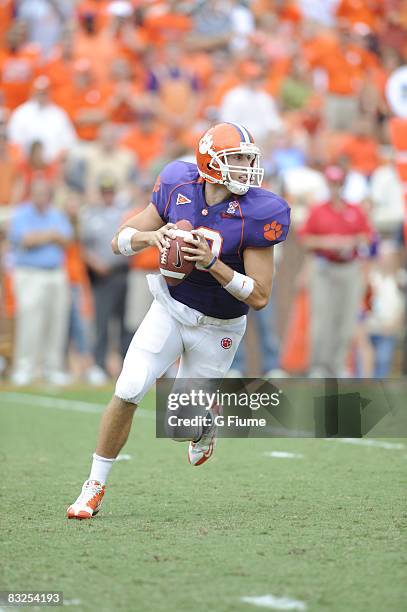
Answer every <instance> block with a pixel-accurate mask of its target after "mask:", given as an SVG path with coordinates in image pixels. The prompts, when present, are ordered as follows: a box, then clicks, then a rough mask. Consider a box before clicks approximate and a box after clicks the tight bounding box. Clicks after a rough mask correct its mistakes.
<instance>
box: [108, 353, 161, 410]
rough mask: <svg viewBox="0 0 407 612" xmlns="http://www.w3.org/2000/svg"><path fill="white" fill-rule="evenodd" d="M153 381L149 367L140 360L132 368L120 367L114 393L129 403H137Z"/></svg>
mask: <svg viewBox="0 0 407 612" xmlns="http://www.w3.org/2000/svg"><path fill="white" fill-rule="evenodd" d="M153 383H154V380H152V378H151V375H150V372H149V369H148V368H147V366H146V365H145V363H143V361H142V360H140V362H139V363H138V364H137V366H136V367H135V368H134V370H131V371H130V370H129V369H128V368H123V369H122V371H121V373H120V376H119V378H118V379H117V383H116V389H115V395H116V396H117V397H119V398H120V399H122V400H124V401H126V402H130V403H131V404H138V403H139V402H140V401H141V400H142V399H143V397H144V396H145V394H146V393H147V391H148V390H149V388H150V386H151V385H152V384H153Z"/></svg>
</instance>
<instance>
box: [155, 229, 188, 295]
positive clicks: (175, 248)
mask: <svg viewBox="0 0 407 612" xmlns="http://www.w3.org/2000/svg"><path fill="white" fill-rule="evenodd" d="M177 228H178V229H176V230H175V232H176V234H177V237H176V238H174V239H173V240H170V243H171V245H170V246H169V247H168V248H167V249H165V250H164V251H163V252H162V253H161V254H160V272H161V274H162V275H163V276H164V278H165V280H166V282H167V285H170V286H171V287H175V286H176V285H179V283H182V281H183V280H184V279H185V278H186V277H187V276H188V274H191V272H192V270H193V269H194V265H195V264H194V262H193V261H186V260H185V259H184V253H183V252H182V251H181V248H182V247H183V246H188V244H187V243H186V242H185V241H184V238H186V237H187V236H190V235H191V234H190V231H191V230H192V229H193V227H192V225H191V223H190V222H189V221H187V219H182V220H181V221H177Z"/></svg>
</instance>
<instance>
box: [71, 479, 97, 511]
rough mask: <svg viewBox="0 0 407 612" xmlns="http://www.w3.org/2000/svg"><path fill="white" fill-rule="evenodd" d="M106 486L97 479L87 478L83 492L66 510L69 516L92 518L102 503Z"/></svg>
mask: <svg viewBox="0 0 407 612" xmlns="http://www.w3.org/2000/svg"><path fill="white" fill-rule="evenodd" d="M104 494H105V486H104V485H102V484H100V482H98V481H97V480H85V482H84V483H83V487H82V492H81V494H80V495H79V497H78V499H77V500H76V502H75V503H73V504H72V506H69V508H68V510H67V511H66V515H67V517H68V518H70V519H71V518H76V519H90V518H92V516H95V515H96V514H97V513H98V512H99V510H100V506H101V505H102V500H103V496H104Z"/></svg>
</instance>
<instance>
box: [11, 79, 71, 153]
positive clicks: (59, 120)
mask: <svg viewBox="0 0 407 612" xmlns="http://www.w3.org/2000/svg"><path fill="white" fill-rule="evenodd" d="M49 86H50V82H49V78H48V77H46V76H45V75H41V76H39V77H37V78H36V79H35V81H34V84H33V94H32V97H31V99H30V100H28V102H24V104H21V106H19V107H18V108H16V110H15V111H14V112H13V113H12V115H11V117H10V122H9V137H10V140H11V142H14V143H16V144H18V145H20V146H21V148H22V149H23V150H24V151H28V149H29V147H30V145H31V143H32V142H33V141H34V140H38V141H40V142H42V144H43V146H44V158H45V160H46V161H47V162H53V161H55V160H56V159H57V158H58V156H60V155H61V154H62V153H64V152H66V151H67V150H68V149H69V148H70V147H71V146H73V145H74V143H75V140H76V134H75V130H74V127H73V125H72V124H71V122H70V120H69V118H68V115H67V114H66V112H65V111H64V110H63V108H61V107H59V106H57V105H56V104H53V103H52V102H51V100H50V92H49Z"/></svg>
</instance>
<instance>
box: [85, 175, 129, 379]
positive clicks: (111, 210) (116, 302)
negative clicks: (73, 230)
mask: <svg viewBox="0 0 407 612" xmlns="http://www.w3.org/2000/svg"><path fill="white" fill-rule="evenodd" d="M116 192H117V189H116V183H115V180H114V178H113V177H111V176H109V175H104V176H102V177H101V178H100V182H99V198H98V201H97V202H96V203H94V204H93V205H92V206H87V207H86V209H85V210H84V211H83V214H82V215H81V219H80V236H81V243H82V246H83V257H84V261H85V263H86V265H87V268H88V272H89V278H90V282H91V287H92V294H93V303H94V309H95V330H94V331H95V342H94V350H93V354H94V359H95V364H96V367H95V368H94V370H93V373H92V382H93V383H94V384H103V383H104V382H106V381H107V380H108V372H107V362H106V357H107V350H108V340H109V337H108V331H109V324H110V323H111V322H112V321H114V320H116V321H117V322H118V324H119V328H120V341H119V345H120V353H121V356H122V357H124V355H125V354H126V351H127V348H128V345H129V343H130V339H131V338H130V334H129V332H128V331H127V330H126V328H125V324H124V315H125V303H126V294H127V276H128V270H129V266H128V264H129V262H128V259H127V258H126V257H118V256H117V255H115V254H114V253H113V251H112V249H111V247H110V242H111V239H112V232H113V233H114V232H115V231H116V230H117V229H118V228H119V227H120V225H121V224H122V221H123V210H122V209H121V208H119V207H118V206H116V205H115V196H116Z"/></svg>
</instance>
